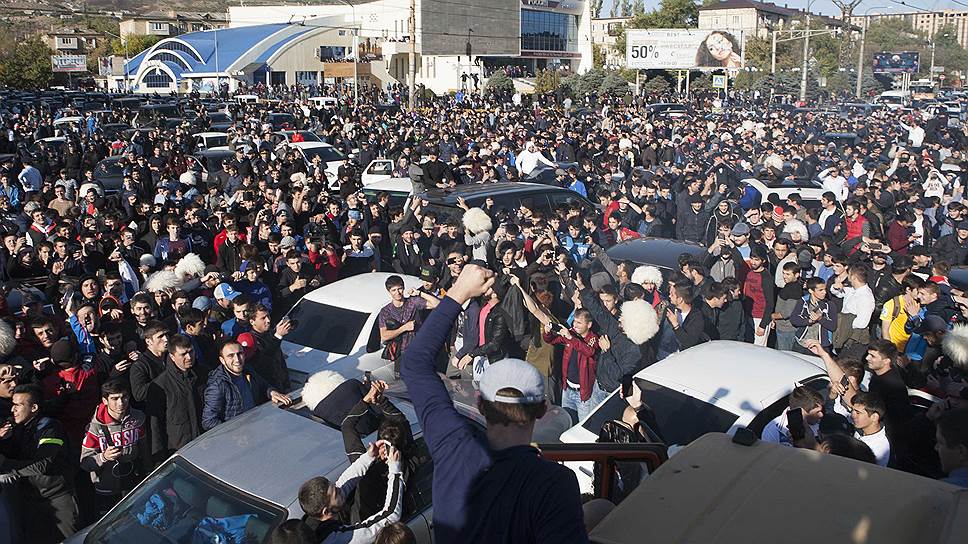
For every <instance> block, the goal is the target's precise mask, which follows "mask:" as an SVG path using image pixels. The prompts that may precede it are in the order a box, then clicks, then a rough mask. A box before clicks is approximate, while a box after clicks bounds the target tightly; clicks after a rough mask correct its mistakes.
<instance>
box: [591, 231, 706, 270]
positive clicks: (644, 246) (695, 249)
mask: <svg viewBox="0 0 968 544" xmlns="http://www.w3.org/2000/svg"><path fill="white" fill-rule="evenodd" d="M704 251H706V248H705V247H703V246H701V245H699V244H696V243H693V242H685V241H681V240H671V239H669V238H652V237H643V238H634V239H632V240H626V241H624V242H621V243H618V244H616V245H614V246H612V247H610V248H609V249H608V251H607V252H606V253H608V256H609V257H610V258H611V259H612V260H619V261H632V262H634V263H638V264H650V265H653V266H657V267H659V268H666V269H669V270H678V269H679V260H678V259H679V255H681V254H683V253H689V254H690V255H699V254H701V253H703V252H704Z"/></svg>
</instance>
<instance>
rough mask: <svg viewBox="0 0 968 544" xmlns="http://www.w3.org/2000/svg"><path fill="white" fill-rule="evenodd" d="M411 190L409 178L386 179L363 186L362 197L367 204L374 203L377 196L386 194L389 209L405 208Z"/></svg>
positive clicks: (411, 184) (411, 183)
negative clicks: (394, 207) (388, 198)
mask: <svg viewBox="0 0 968 544" xmlns="http://www.w3.org/2000/svg"><path fill="white" fill-rule="evenodd" d="M412 190H413V182H411V181H410V178H387V179H385V180H382V181H376V182H373V183H370V184H369V185H364V186H363V196H365V197H366V200H367V202H376V198H377V195H379V194H380V193H386V194H387V195H388V196H389V197H390V207H393V206H401V207H404V206H407V205H408V202H409V200H410V195H411V192H412Z"/></svg>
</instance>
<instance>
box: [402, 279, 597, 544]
mask: <svg viewBox="0 0 968 544" xmlns="http://www.w3.org/2000/svg"><path fill="white" fill-rule="evenodd" d="M493 283H494V273H493V272H492V271H490V270H487V269H486V268H484V267H482V266H478V265H476V264H469V265H467V266H465V267H464V270H463V271H462V272H461V274H460V276H458V278H457V281H456V282H455V284H454V286H453V287H451V289H450V290H449V291H448V292H447V296H446V297H444V299H443V300H442V301H441V302H440V305H439V306H438V307H437V308H436V309H435V310H434V311H433V312H432V313H431V314H430V316H429V317H428V318H427V320H426V321H424V324H423V326H422V327H421V328H420V330H419V331H418V332H417V334H416V336H415V337H414V339H413V341H412V342H411V343H410V346H409V347H408V348H407V350H406V352H405V353H404V355H403V362H402V365H401V375H402V376H403V380H404V382H406V384H407V387H408V389H409V390H410V393H411V398H412V399H413V403H414V407H415V408H416V411H417V416H418V417H419V419H420V426H421V428H422V429H423V432H424V438H425V439H426V441H427V445H428V447H429V448H430V455H431V457H432V458H433V462H434V483H433V493H434V535H435V541H436V542H438V543H440V544H451V543H459V544H471V543H478V542H480V543H486V544H505V543H508V544H510V543H532V542H533V543H549V544H552V543H554V544H558V543H563V542H568V543H570V544H571V543H574V544H582V543H587V542H588V536H587V535H586V532H585V524H584V521H583V519H582V507H581V501H580V492H579V490H578V481H577V479H576V478H575V474H574V473H573V472H572V471H570V470H569V469H567V468H565V467H563V466H561V465H558V464H556V463H551V462H548V461H545V460H543V459H542V458H541V454H540V452H539V451H538V450H537V449H535V448H534V447H532V446H530V445H529V444H530V442H531V433H532V431H533V430H534V423H535V420H537V419H538V418H540V417H541V416H543V415H544V413H545V411H546V409H547V404H546V402H545V398H544V379H543V377H542V376H541V374H540V372H538V370H537V369H536V368H535V367H534V366H532V365H530V364H528V363H526V362H524V361H521V360H519V359H503V360H500V361H497V362H495V363H493V364H492V365H490V366H489V367H488V368H487V370H486V371H485V372H484V375H483V376H482V377H481V381H480V394H481V396H480V399H479V400H478V408H479V409H480V411H481V413H482V414H483V415H484V419H485V420H486V422H487V430H486V431H485V432H484V433H481V432H480V431H478V430H476V428H475V427H474V426H473V425H471V424H470V422H469V421H467V420H466V419H465V418H464V417H463V416H461V415H460V414H459V413H458V412H457V410H456V409H455V408H454V404H453V402H452V401H451V398H450V395H449V394H448V392H447V388H446V387H444V384H443V382H442V381H441V379H440V377H439V376H438V374H437V372H436V370H435V364H434V363H435V360H436V356H437V353H438V352H439V351H440V350H441V349H442V348H444V343H445V341H446V340H447V339H448V338H449V337H450V331H451V328H452V327H453V325H454V321H455V320H456V319H457V316H458V314H460V312H461V308H462V306H463V305H464V304H465V303H466V302H467V301H469V300H470V299H472V298H475V297H478V296H481V295H483V294H485V293H487V292H489V291H490V289H491V286H492V285H493Z"/></svg>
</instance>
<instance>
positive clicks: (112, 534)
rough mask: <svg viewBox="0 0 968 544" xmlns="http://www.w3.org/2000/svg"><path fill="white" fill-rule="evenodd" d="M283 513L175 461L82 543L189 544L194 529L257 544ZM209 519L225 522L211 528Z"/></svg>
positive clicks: (177, 459)
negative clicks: (206, 530)
mask: <svg viewBox="0 0 968 544" xmlns="http://www.w3.org/2000/svg"><path fill="white" fill-rule="evenodd" d="M286 514H287V512H286V510H284V509H283V508H280V507H278V506H275V505H273V504H271V503H268V502H265V501H263V500H260V499H257V498H255V497H250V496H248V495H246V494H244V493H242V492H241V491H238V490H236V489H233V488H231V487H228V486H226V485H225V484H223V483H222V482H220V481H218V480H215V479H214V478H212V477H210V476H208V475H206V474H205V473H203V472H202V471H200V470H198V469H196V468H195V467H194V466H192V465H190V464H189V463H187V462H185V461H184V460H182V459H181V458H178V457H176V458H174V459H173V460H171V461H169V462H168V464H167V465H166V466H164V467H162V468H161V469H159V470H158V471H157V472H155V473H154V474H153V475H152V476H151V477H150V478H148V479H147V480H145V481H144V482H143V483H142V484H141V485H140V486H138V488H137V489H135V490H134V491H133V492H132V493H131V494H130V495H128V496H127V498H125V499H124V500H123V501H122V502H121V503H120V504H119V505H118V506H117V507H116V508H114V510H112V511H111V512H110V513H108V515H107V516H105V517H104V519H102V520H101V521H100V522H98V524H97V525H96V526H95V527H94V529H93V530H92V531H91V533H90V535H89V536H88V537H87V540H86V541H87V542H99V543H105V544H114V543H118V544H120V543H123V542H139V543H141V544H155V543H158V544H161V543H169V544H170V543H178V544H181V543H185V544H189V543H191V542H196V541H197V535H198V533H197V531H198V530H199V529H202V530H204V529H206V528H207V529H209V530H210V531H214V532H216V533H217V534H216V536H220V537H221V538H229V539H231V540H233V541H236V538H237V541H239V542H241V541H243V540H244V541H245V542H252V543H257V542H264V541H265V539H266V538H267V537H268V535H269V530H270V529H271V528H272V527H273V526H275V525H276V524H278V523H280V522H281V521H282V520H283V519H285V517H286ZM213 519H216V520H223V521H225V522H226V523H223V524H221V525H216V524H214V523H212V522H211V520H213ZM229 521H230V522H229ZM236 535H239V536H238V537H236ZM212 538H214V536H213V537H212Z"/></svg>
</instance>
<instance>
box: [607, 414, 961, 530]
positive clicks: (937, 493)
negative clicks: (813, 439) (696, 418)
mask: <svg viewBox="0 0 968 544" xmlns="http://www.w3.org/2000/svg"><path fill="white" fill-rule="evenodd" d="M793 482H795V483H793ZM791 484H792V487H791ZM961 491H962V492H959V489H958V488H956V487H955V486H953V485H951V484H947V483H944V482H939V481H937V480H933V479H930V478H925V477H923V476H917V475H914V474H908V473H906V472H902V471H899V470H894V469H890V468H885V467H879V466H877V465H875V464H868V463H862V462H860V461H856V460H854V459H849V458H847V457H841V456H837V455H830V454H823V453H819V452H816V451H813V450H808V449H803V448H790V447H786V446H781V445H779V444H771V443H767V442H763V441H757V442H756V443H754V444H753V445H751V446H742V445H739V444H735V443H733V442H732V441H731V439H730V437H729V436H727V435H725V434H721V433H710V434H707V435H705V436H703V437H701V438H699V439H698V440H696V441H695V442H693V443H691V444H690V445H688V446H686V447H685V448H683V449H682V450H680V451H679V452H678V453H676V454H675V455H674V456H672V457H670V458H669V460H668V461H666V462H665V463H663V464H662V465H661V466H660V467H659V468H658V469H656V471H655V472H653V473H652V474H651V475H649V477H648V479H646V480H644V481H643V482H642V483H641V484H640V485H639V486H638V487H637V488H636V489H635V490H634V491H633V492H632V493H631V494H630V495H629V496H628V497H627V498H626V499H625V500H624V501H622V503H621V504H619V505H618V506H617V507H615V509H614V510H612V511H611V512H610V513H609V514H608V515H607V516H605V518H604V519H603V520H602V521H601V522H600V523H599V524H598V525H597V526H596V527H595V528H594V529H593V530H592V531H591V534H590V535H589V536H590V537H591V541H592V542H597V543H600V544H605V543H607V544H632V543H633V542H634V543H638V542H641V541H642V535H649V539H650V540H652V541H655V542H708V543H728V542H777V541H783V542H791V543H809V542H857V543H862V542H863V543H870V542H877V543H878V544H901V543H908V542H933V543H938V544H953V543H955V542H964V538H965V534H968V493H964V492H963V491H964V490H961ZM886 497H890V500H885V498H886ZM794 499H795V500H794ZM791 520H810V521H808V522H807V524H808V525H802V524H801V527H800V528H805V527H807V526H809V530H806V531H804V530H797V529H794V530H791V527H792V526H791ZM820 520H824V521H820ZM813 521H819V523H814V522H813ZM795 524H796V522H794V525H795ZM777 535H783V536H782V538H778V537H777Z"/></svg>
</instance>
